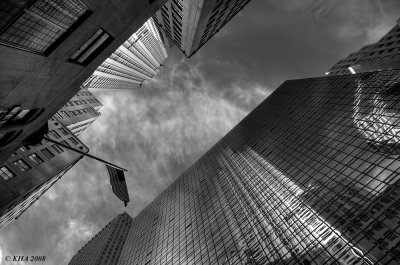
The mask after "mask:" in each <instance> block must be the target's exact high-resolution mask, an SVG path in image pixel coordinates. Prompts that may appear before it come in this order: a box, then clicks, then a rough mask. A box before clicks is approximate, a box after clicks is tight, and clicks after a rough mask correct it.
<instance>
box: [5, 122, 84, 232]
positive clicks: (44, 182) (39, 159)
mask: <svg viewBox="0 0 400 265" xmlns="http://www.w3.org/2000/svg"><path fill="white" fill-rule="evenodd" d="M47 136H48V137H50V138H51V139H54V140H56V141H59V142H62V143H64V144H67V145H70V146H73V147H75V148H78V149H81V150H82V151H84V152H89V149H88V148H87V147H86V146H85V145H84V144H83V143H82V142H81V141H80V140H79V139H78V138H77V137H76V136H75V135H74V134H73V133H71V132H70V131H69V130H68V129H66V127H65V126H64V125H63V124H62V123H61V122H59V121H58V120H56V119H55V118H51V119H50V120H49V133H48V135H47ZM81 158H82V155H81V154H78V153H76V152H73V151H70V150H67V149H65V148H63V147H60V146H58V145H55V144H53V143H50V142H48V141H46V140H43V141H42V142H41V143H40V144H38V145H35V146H30V145H25V146H22V147H20V148H19V149H18V151H16V152H15V153H14V154H13V155H12V157H10V158H9V159H8V160H7V162H6V163H5V164H3V165H1V166H0V176H1V177H0V229H1V228H3V227H4V226H6V225H7V224H9V223H10V222H12V221H13V220H14V219H17V218H18V217H19V216H20V215H21V214H22V213H23V212H24V211H26V210H27V209H28V208H29V207H30V206H31V205H32V204H33V203H35V201H36V200H38V199H39V198H40V196H42V195H43V194H44V193H45V192H46V191H47V190H48V189H49V188H50V187H51V186H52V185H53V184H54V183H55V182H57V181H58V180H59V179H60V178H61V177H62V176H63V175H64V174H65V173H66V172H67V171H68V170H69V169H70V168H72V167H73V166H74V165H75V164H76V163H77V162H78V161H79V160H80V159H81Z"/></svg>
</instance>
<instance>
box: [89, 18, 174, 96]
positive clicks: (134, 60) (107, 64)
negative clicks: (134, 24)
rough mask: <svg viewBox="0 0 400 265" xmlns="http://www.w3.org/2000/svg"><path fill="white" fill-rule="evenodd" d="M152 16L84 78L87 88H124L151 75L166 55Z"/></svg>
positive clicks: (134, 85)
mask: <svg viewBox="0 0 400 265" xmlns="http://www.w3.org/2000/svg"><path fill="white" fill-rule="evenodd" d="M167 56H168V55H167V52H166V50H165V47H164V45H163V43H162V41H161V37H160V35H159V33H158V31H157V28H156V26H155V24H154V21H153V19H152V18H150V19H149V20H148V21H147V22H146V23H145V24H144V25H143V26H142V27H140V28H139V29H138V30H137V31H136V32H135V33H134V34H133V35H132V36H131V37H129V39H128V40H126V41H125V42H124V44H123V45H121V46H120V47H119V48H118V49H117V50H116V51H115V52H114V53H113V54H112V55H111V56H110V57H109V58H108V59H107V60H106V61H104V62H103V63H102V64H101V65H100V66H99V67H98V68H97V69H96V71H95V72H94V74H93V75H92V76H91V77H90V78H88V79H87V80H86V81H85V82H84V86H85V87H87V88H90V89H94V88H96V89H109V88H111V89H115V88H118V89H125V88H133V87H137V86H138V85H140V84H142V83H143V81H145V80H149V79H151V78H153V77H154V76H155V75H156V74H157V72H158V68H159V67H160V65H161V63H162V62H163V61H164V60H165V58H167Z"/></svg>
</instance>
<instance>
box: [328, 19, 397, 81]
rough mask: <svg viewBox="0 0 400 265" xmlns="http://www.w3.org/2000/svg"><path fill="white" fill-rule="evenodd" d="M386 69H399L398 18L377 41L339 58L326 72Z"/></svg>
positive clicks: (334, 73) (337, 72)
mask: <svg viewBox="0 0 400 265" xmlns="http://www.w3.org/2000/svg"><path fill="white" fill-rule="evenodd" d="M388 69H400V19H398V20H397V24H396V25H395V26H394V27H393V28H392V29H391V30H390V31H389V32H388V33H386V34H385V36H383V37H382V38H381V39H380V40H379V41H377V42H376V43H372V44H369V45H366V46H364V47H362V48H361V49H360V50H359V51H357V52H354V53H351V54H350V55H348V56H347V57H346V58H344V59H341V60H340V61H339V62H337V63H336V64H335V65H334V66H332V67H331V69H329V71H328V72H327V74H328V75H338V74H351V73H360V72H368V71H377V70H388Z"/></svg>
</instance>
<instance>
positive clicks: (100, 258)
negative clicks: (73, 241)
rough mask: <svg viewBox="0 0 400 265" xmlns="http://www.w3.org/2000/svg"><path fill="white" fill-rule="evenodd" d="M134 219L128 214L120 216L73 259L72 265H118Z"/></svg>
mask: <svg viewBox="0 0 400 265" xmlns="http://www.w3.org/2000/svg"><path fill="white" fill-rule="evenodd" d="M131 225H132V217H130V216H129V215H128V214H127V213H123V214H120V215H118V216H117V217H116V218H115V219H114V220H112V221H111V222H110V223H108V224H107V225H106V226H105V227H104V228H103V229H102V230H101V231H100V232H99V233H97V234H96V235H95V236H94V237H93V238H92V240H91V241H90V242H89V243H87V244H86V245H85V246H84V247H83V248H82V249H80V250H79V252H78V253H77V254H76V255H75V256H74V257H73V258H72V260H71V261H70V263H69V264H70V265H88V264H92V263H93V262H96V264H107V265H116V264H118V258H119V255H120V253H121V251H122V248H123V246H124V243H125V240H126V238H127V235H128V232H129V229H130V228H131Z"/></svg>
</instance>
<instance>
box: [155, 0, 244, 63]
mask: <svg viewBox="0 0 400 265" xmlns="http://www.w3.org/2000/svg"><path fill="white" fill-rule="evenodd" d="M249 2H250V0H236V1H232V0H210V1H202V0H195V1H187V0H170V1H169V2H167V3H166V4H165V5H164V6H163V7H162V8H161V9H160V10H159V11H158V12H157V13H156V14H155V15H154V16H153V18H154V21H155V22H156V24H157V25H158V27H159V28H160V29H161V30H162V31H164V32H165V33H166V34H167V36H169V37H170V38H171V40H172V41H173V42H174V43H175V45H176V46H177V47H178V48H179V49H181V50H182V52H183V53H184V54H185V55H186V56H187V57H190V56H192V55H193V54H195V53H196V52H197V50H198V49H200V48H201V47H202V46H203V45H204V44H205V43H206V42H207V41H208V40H209V39H210V38H211V37H212V36H214V35H215V34H216V33H217V32H218V31H219V30H220V29H221V28H222V27H223V26H225V24H226V23H228V22H229V21H230V20H231V19H232V18H233V17H234V16H235V15H236V14H237V13H238V12H239V11H241V10H242V9H243V7H244V6H245V5H247V4H248V3H249Z"/></svg>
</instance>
